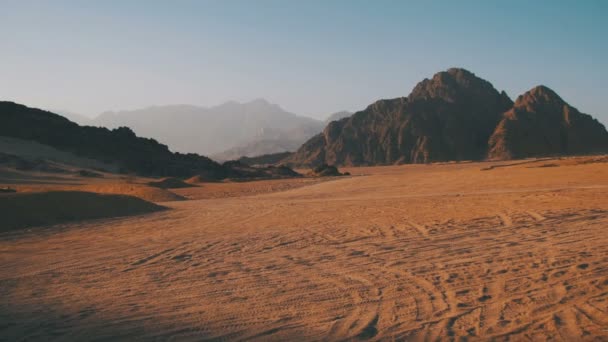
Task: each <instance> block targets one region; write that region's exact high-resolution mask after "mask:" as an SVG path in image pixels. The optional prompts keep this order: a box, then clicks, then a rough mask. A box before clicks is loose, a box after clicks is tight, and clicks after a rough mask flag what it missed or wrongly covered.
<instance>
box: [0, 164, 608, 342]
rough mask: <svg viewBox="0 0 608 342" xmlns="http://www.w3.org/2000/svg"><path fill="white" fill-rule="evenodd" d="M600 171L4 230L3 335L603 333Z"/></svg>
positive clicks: (312, 186)
mask: <svg viewBox="0 0 608 342" xmlns="http://www.w3.org/2000/svg"><path fill="white" fill-rule="evenodd" d="M596 161H599V162H593V163H579V162H572V160H566V161H537V162H526V163H513V164H516V165H511V166H503V167H495V168H492V169H490V170H482V169H487V168H488V166H490V165H504V164H505V163H502V164H490V163H463V164H444V165H431V166H426V165H411V166H398V167H397V166H395V167H376V168H357V169H350V170H348V171H350V172H351V173H352V174H354V175H362V176H354V177H349V178H340V179H334V180H331V181H326V182H310V183H306V184H302V183H298V184H297V186H293V187H291V186H289V185H280V184H284V183H285V181H277V183H276V184H277V185H276V186H274V187H273V185H272V184H274V183H272V181H269V183H268V182H267V183H263V185H260V183H256V182H254V183H232V184H214V185H212V186H211V187H210V188H206V186H207V185H204V186H202V187H200V188H185V189H179V190H175V192H176V193H178V194H179V195H182V196H184V197H187V198H202V199H198V200H189V201H179V202H166V203H163V205H165V206H169V207H171V208H173V210H168V211H163V212H159V213H154V214H147V215H143V216H136V217H130V218H119V219H105V220H96V221H86V222H81V223H73V224H67V225H62V226H54V227H46V228H44V227H43V228H40V229H34V230H32V231H30V232H26V233H18V234H14V233H13V234H8V235H1V236H0V298H2V301H1V302H0V337H3V338H5V339H7V340H13V339H16V338H19V339H21V338H25V339H39V340H53V339H58V340H113V339H116V338H121V339H125V340H135V339H169V338H173V339H175V340H182V339H192V340H201V339H223V340H345V339H346V340H348V339H372V340H393V339H394V340H437V339H439V340H451V339H454V340H461V339H462V338H464V337H466V338H468V339H469V340H477V339H482V340H485V339H492V338H494V339H496V340H508V339H510V340H532V341H537V340H561V341H577V340H608V247H606V246H607V244H608V233H607V232H606V229H608V164H607V163H605V162H601V161H602V160H596ZM546 164H555V165H551V166H547V165H546ZM294 182H303V180H295V181H294ZM235 184H236V185H235ZM268 184H270V185H268ZM222 186H225V187H226V188H225V190H226V191H223V190H222V188H221V187H222ZM252 188H257V189H258V190H251V189H252ZM209 189H212V190H213V189H215V190H213V191H215V192H212V195H209V193H207V192H206V191H210V190H209ZM239 189H241V190H239ZM256 191H257V192H256ZM222 194H223V195H222ZM205 197H210V198H207V199H205Z"/></svg>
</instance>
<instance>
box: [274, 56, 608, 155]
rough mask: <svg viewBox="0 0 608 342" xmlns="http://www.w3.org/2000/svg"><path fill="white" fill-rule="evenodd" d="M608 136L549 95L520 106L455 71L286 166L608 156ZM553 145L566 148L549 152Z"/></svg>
mask: <svg viewBox="0 0 608 342" xmlns="http://www.w3.org/2000/svg"><path fill="white" fill-rule="evenodd" d="M538 89H540V90H542V91H540V90H538ZM549 93H551V95H550V96H549V95H547V94H549ZM560 101H561V102H560ZM532 113H535V114H532ZM540 125H545V127H544V128H541V127H540ZM585 132H586V133H585ZM585 134H590V136H592V137H593V138H584V136H585ZM607 136H608V133H606V129H605V128H604V126H603V125H601V124H600V123H599V122H597V121H595V120H593V119H591V118H590V117H589V116H588V115H584V114H580V113H578V111H576V109H574V108H572V107H570V106H568V105H567V104H565V103H564V102H563V100H561V99H559V97H558V96H557V95H555V93H553V92H552V91H548V89H547V88H544V87H539V88H537V90H533V91H532V92H530V93H528V94H526V95H524V96H522V97H520V98H518V100H517V102H516V103H515V104H513V102H512V101H511V99H510V98H509V97H508V96H507V94H506V93H504V92H499V91H497V90H496V89H495V88H494V87H493V86H492V84H490V83H489V82H487V81H485V80H483V79H481V78H479V77H477V76H475V75H474V74H473V73H471V72H469V71H467V70H464V69H458V68H453V69H449V70H447V71H444V72H439V73H437V74H435V75H434V76H433V77H432V78H431V79H425V80H423V81H422V82H420V83H419V84H418V85H417V86H416V87H415V88H414V90H413V91H412V92H411V94H410V95H409V96H408V97H402V98H396V99H390V100H380V101H377V102H376V103H374V104H372V105H370V106H368V107H367V108H366V109H365V110H363V111H360V112H357V113H355V114H353V115H352V116H350V117H347V118H343V119H341V120H339V121H334V122H330V123H329V124H328V125H327V126H326V127H325V129H324V131H323V132H322V133H321V134H318V135H316V136H315V137H313V138H311V139H310V140H309V141H307V142H306V143H305V144H304V145H302V147H300V149H299V150H298V151H297V152H296V153H294V154H293V155H292V156H290V157H288V158H287V159H286V160H285V162H288V163H291V164H297V165H321V164H323V163H327V164H334V165H375V164H394V163H428V162H435V161H450V160H482V159H486V158H487V157H491V158H501V159H505V158H518V157H520V156H541V155H548V154H555V153H558V154H571V153H587V152H595V151H607V150H608V144H607V143H606V137H607ZM522 137H523V138H522ZM524 138H525V139H524ZM546 138H550V139H551V141H557V142H558V145H559V148H558V147H554V143H553V142H551V143H549V144H544V145H543V143H542V141H543V139H546ZM560 144H561V145H560Z"/></svg>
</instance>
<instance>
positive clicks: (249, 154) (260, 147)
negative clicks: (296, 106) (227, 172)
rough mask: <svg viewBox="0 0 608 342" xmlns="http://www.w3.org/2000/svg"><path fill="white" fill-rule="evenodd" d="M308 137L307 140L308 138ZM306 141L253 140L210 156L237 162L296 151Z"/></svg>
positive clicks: (219, 159) (284, 139) (285, 139)
mask: <svg viewBox="0 0 608 342" xmlns="http://www.w3.org/2000/svg"><path fill="white" fill-rule="evenodd" d="M317 133H319V132H318V131H317V132H314V133H313V134H311V135H310V137H311V136H314V135H315V134H317ZM310 137H309V138H310ZM306 140H307V139H296V140H294V139H289V138H283V139H268V140H254V141H251V142H250V143H248V144H243V145H240V146H237V147H233V148H230V149H228V150H226V151H224V152H221V153H216V154H214V155H212V156H211V158H212V159H213V160H217V161H226V160H237V159H240V158H243V157H245V158H253V157H258V156H263V155H268V154H276V153H284V152H291V151H295V150H297V149H298V148H299V147H300V146H302V144H303V143H304V142H305V141H306Z"/></svg>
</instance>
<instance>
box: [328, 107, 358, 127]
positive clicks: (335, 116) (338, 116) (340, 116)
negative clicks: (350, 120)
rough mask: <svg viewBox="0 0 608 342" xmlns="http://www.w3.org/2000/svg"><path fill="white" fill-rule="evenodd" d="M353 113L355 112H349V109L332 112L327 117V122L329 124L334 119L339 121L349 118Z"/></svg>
mask: <svg viewBox="0 0 608 342" xmlns="http://www.w3.org/2000/svg"><path fill="white" fill-rule="evenodd" d="M351 115H353V113H351V112H347V111H345V110H344V111H341V112H336V113H333V114H330V115H329V116H328V117H327V119H325V124H328V123H330V122H332V121H339V120H341V119H344V118H347V117H349V116H351Z"/></svg>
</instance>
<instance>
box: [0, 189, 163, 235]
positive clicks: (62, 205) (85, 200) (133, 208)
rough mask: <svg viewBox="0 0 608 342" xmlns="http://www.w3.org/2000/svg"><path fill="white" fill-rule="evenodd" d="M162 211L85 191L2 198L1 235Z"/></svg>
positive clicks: (121, 197) (127, 198) (126, 198)
mask: <svg viewBox="0 0 608 342" xmlns="http://www.w3.org/2000/svg"><path fill="white" fill-rule="evenodd" d="M162 209H163V207H161V206H158V205H156V204H152V203H149V202H146V201H143V200H141V199H139V198H136V197H131V196H124V195H100V194H96V193H91V192H82V191H49V192H31V193H10V194H0V217H1V218H2V225H1V229H0V232H6V231H10V230H14V229H19V228H31V227H36V226H41V225H51V224H57V223H64V222H70V221H80V220H86V219H98V218H107V217H118V216H128V215H136V214H143V213H150V212H154V211H159V210H162Z"/></svg>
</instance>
